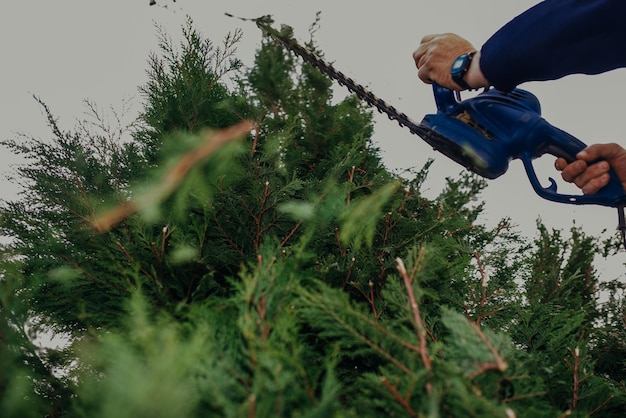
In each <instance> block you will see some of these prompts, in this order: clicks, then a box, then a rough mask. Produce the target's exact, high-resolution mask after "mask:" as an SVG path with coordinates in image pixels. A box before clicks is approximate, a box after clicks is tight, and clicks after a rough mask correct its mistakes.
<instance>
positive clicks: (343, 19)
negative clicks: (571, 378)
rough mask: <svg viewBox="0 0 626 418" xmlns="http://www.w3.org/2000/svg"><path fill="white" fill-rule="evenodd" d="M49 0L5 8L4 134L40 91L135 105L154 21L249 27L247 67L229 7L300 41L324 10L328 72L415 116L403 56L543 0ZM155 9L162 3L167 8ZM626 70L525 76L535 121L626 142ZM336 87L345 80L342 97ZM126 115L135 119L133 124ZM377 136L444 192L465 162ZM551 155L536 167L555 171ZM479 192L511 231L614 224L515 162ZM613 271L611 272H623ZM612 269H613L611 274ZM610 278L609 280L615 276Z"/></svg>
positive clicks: (221, 31) (396, 136) (4, 162)
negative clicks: (534, 180)
mask: <svg viewBox="0 0 626 418" xmlns="http://www.w3.org/2000/svg"><path fill="white" fill-rule="evenodd" d="M148 3H149V0H100V1H95V0H58V1H55V2H52V1H48V0H31V1H18V0H16V1H10V2H9V1H5V2H3V5H1V6H0V53H1V54H2V67H1V69H0V75H1V76H0V103H1V108H2V111H1V112H0V138H3V139H7V138H15V137H16V133H17V132H23V133H26V134H29V135H33V136H36V137H39V138H46V137H48V136H49V134H48V131H47V129H46V125H45V119H44V118H43V116H42V113H41V109H40V107H39V105H38V104H37V103H36V102H35V100H34V99H33V98H32V96H33V95H37V96H39V97H40V98H41V99H42V100H43V101H44V102H46V103H47V105H48V106H49V107H50V109H51V110H52V112H53V113H54V114H55V115H56V116H57V117H58V118H59V120H60V124H61V127H62V128H64V129H71V128H72V127H73V126H74V125H75V122H76V120H78V119H80V118H81V117H82V115H83V112H84V110H85V107H84V104H83V100H85V99H89V100H91V101H93V102H95V103H96V104H97V105H98V106H100V107H102V108H108V107H113V108H115V109H118V110H119V109H121V104H122V102H123V100H133V101H134V103H135V108H134V110H135V112H136V111H137V109H138V108H139V107H140V105H141V97H140V95H139V94H138V90H137V88H138V86H140V85H142V84H143V83H145V81H146V69H147V57H148V54H149V53H150V52H151V51H155V50H157V36H156V30H155V24H158V25H160V26H162V27H164V28H165V29H166V30H167V32H168V33H169V34H170V35H171V36H172V37H173V38H176V37H177V36H179V34H180V28H181V26H182V24H183V22H184V19H185V16H186V15H189V16H191V18H192V19H193V20H194V22H195V24H196V27H197V28H198V29H199V30H200V31H201V32H202V33H203V34H204V35H205V36H207V37H209V38H211V39H212V40H213V41H214V42H216V43H219V42H220V41H221V40H222V39H223V38H224V36H225V35H226V34H227V33H228V32H232V31H234V30H235V29H237V28H241V29H242V30H243V33H244V37H243V40H242V42H241V43H240V45H239V47H238V54H237V55H238V57H239V58H240V59H241V60H242V61H243V62H244V64H246V65H250V64H251V63H252V61H253V58H254V51H255V49H256V48H257V47H258V46H259V43H260V39H261V33H260V31H259V30H258V29H257V28H256V26H255V25H254V24H252V23H245V22H242V21H240V20H237V19H233V18H229V17H227V16H225V15H224V13H225V12H229V13H232V14H235V15H239V16H244V17H258V16H261V15H265V14H271V15H272V16H273V17H274V19H275V21H276V22H277V24H280V23H284V24H288V25H291V26H293V27H294V29H295V33H296V36H297V37H298V38H299V39H301V40H302V41H304V40H307V39H308V28H309V26H310V24H311V23H312V22H313V21H314V19H315V14H316V12H318V11H320V12H321V27H320V29H319V31H318V32H317V33H316V36H315V38H316V40H317V44H318V46H319V47H320V49H321V50H322V51H324V53H325V57H326V59H327V60H328V61H330V62H333V64H334V66H335V68H337V69H338V70H340V71H342V72H343V73H344V74H346V75H348V76H349V77H352V78H353V79H354V80H355V81H357V82H358V83H360V84H363V85H365V86H367V87H369V88H370V89H371V90H372V91H373V92H374V93H375V94H376V95H378V96H379V97H381V98H383V99H384V100H386V101H387V102H389V103H391V104H393V105H394V106H395V107H396V108H398V109H399V110H400V111H402V112H404V113H406V114H408V115H409V116H411V117H412V118H413V119H415V120H417V121H419V120H421V118H422V117H423V116H424V115H425V114H427V113H433V112H434V111H435V104H434V100H433V96H432V91H431V88H430V87H429V86H427V85H425V84H422V83H421V82H420V81H419V80H418V78H417V71H416V69H415V67H414V64H413V61H412V58H411V54H412V52H413V50H414V49H415V48H416V47H417V46H418V44H419V40H420V39H421V38H422V36H424V35H426V34H431V33H441V32H456V33H458V34H460V35H462V36H464V37H466V38H467V39H468V40H470V41H471V42H472V43H473V44H474V45H475V46H476V47H477V48H479V47H480V46H481V45H482V43H483V42H484V41H486V40H487V39H488V37H489V36H490V35H491V34H492V33H493V32H494V31H496V30H497V29H498V28H499V27H500V26H501V25H503V24H504V23H506V22H507V21H508V20H510V19H512V18H513V17H515V16H516V15H518V14H519V13H521V12H522V11H524V10H525V9H527V8H528V7H530V6H532V5H534V4H535V3H537V1H528V0H516V1H502V0H473V1H461V0H454V1H453V0H438V1H432V0H412V1H404V0H397V1H386V2H363V1H348V0H344V1H342V2H341V1H337V0H332V1H331V0H317V1H298V0H265V1H263V0H178V1H176V2H175V3H174V2H173V1H172V0H157V5H156V6H152V7H150V6H149V5H148ZM163 6H167V8H166V7H163ZM625 81H626V73H625V71H624V70H617V71H613V72H610V73H607V74H603V75H599V76H569V77H565V78H563V79H561V80H556V81H550V82H543V83H527V84H525V85H522V86H521V87H522V88H525V89H528V90H530V91H531V92H533V93H534V94H536V95H537V96H538V97H539V100H540V102H541V104H542V109H543V116H544V117H545V118H546V119H547V120H548V121H549V122H550V123H552V124H553V125H555V126H558V127H559V128H561V129H563V130H565V131H567V132H569V133H571V134H572V135H574V136H576V137H578V138H579V139H581V140H582V141H583V142H586V143H588V144H591V143H594V142H607V141H612V142H613V141H614V142H619V143H622V144H626V138H624V136H623V123H624V117H623V111H624V109H625V108H626V105H624V103H623V97H624V96H625V94H624V93H626V91H625V90H626V82H625ZM340 94H344V92H343V91H342V89H341V88H338V89H337V93H336V95H337V96H338V97H339V95H340ZM132 116H134V115H133V114H132V113H131V114H130V115H129V119H130V118H131V117H132ZM375 140H376V142H377V144H378V145H379V146H380V147H381V149H382V151H383V157H384V159H385V162H386V164H387V165H388V166H389V167H390V168H391V169H403V168H408V167H413V166H414V167H421V166H422V165H423V164H424V162H426V160H427V159H428V158H431V157H435V158H436V162H435V164H434V167H433V170H432V174H431V180H430V181H429V182H428V183H427V184H426V187H427V188H428V189H430V192H431V193H433V195H434V194H436V193H437V192H438V191H439V190H441V186H442V184H443V179H444V178H445V177H447V176H456V175H457V174H458V173H459V172H460V171H461V168H460V166H458V165H456V164H455V163H453V162H451V161H448V160H447V159H446V158H445V157H444V156H442V155H441V154H438V153H435V152H434V151H432V150H431V148H430V147H429V146H428V145H427V144H426V143H424V142H423V141H422V140H421V139H420V138H419V137H417V136H414V135H412V134H411V133H410V132H409V131H408V130H407V129H403V128H400V127H399V126H398V125H397V124H395V122H391V121H389V120H387V119H386V118H385V117H384V116H380V117H378V116H377V118H376V125H375ZM12 161H14V157H12V156H11V155H9V154H8V153H7V152H6V151H2V152H0V163H1V166H2V167H3V175H2V178H1V180H2V183H1V184H0V187H1V188H0V190H1V193H0V194H1V196H2V197H3V198H12V196H13V193H14V191H15V188H14V187H13V186H11V185H10V184H8V183H7V181H6V179H5V175H6V172H7V168H8V166H9V165H10V164H11V163H12ZM552 162H553V158H552V157H544V158H542V159H541V161H539V162H538V163H539V165H540V166H545V167H548V169H545V170H547V171H546V173H547V174H546V175H545V176H541V177H540V179H546V178H547V176H548V174H549V175H553V176H555V178H557V179H558V178H560V177H559V175H558V173H556V172H552V171H551V167H552ZM482 198H483V199H484V200H485V202H486V213H485V216H484V220H483V221H484V222H485V223H487V224H490V225H494V224H496V223H497V221H498V220H499V219H501V218H503V217H510V218H511V219H512V221H513V222H514V223H515V224H517V225H518V228H519V230H521V231H523V232H524V233H525V234H527V236H529V237H534V236H535V222H536V220H537V218H538V217H540V218H541V219H542V221H543V222H544V223H545V224H546V225H547V226H548V227H551V228H557V229H566V230H567V229H569V228H570V226H571V225H572V222H574V221H575V222H576V224H577V225H581V226H583V228H584V229H585V231H587V232H588V233H591V234H597V233H599V232H600V231H601V230H603V229H608V230H611V231H612V230H614V228H615V227H616V225H617V212H616V211H615V210H613V209H611V208H605V207H600V206H574V205H565V204H558V203H553V202H548V201H544V200H542V199H541V198H539V197H538V196H537V195H535V193H534V191H533V190H532V188H531V186H530V183H529V182H528V180H527V177H526V174H525V172H524V170H523V168H522V164H521V162H520V161H515V162H513V163H512V164H511V168H510V169H509V171H508V172H507V174H505V175H504V176H502V177H500V178H499V179H496V180H492V181H490V182H489V186H488V188H487V190H486V191H485V192H484V193H483V195H482ZM624 262H626V252H623V253H622V254H620V255H618V256H616V257H613V259H612V260H610V261H609V263H608V264H607V263H604V264H603V265H611V267H602V268H605V269H610V271H611V272H613V271H621V269H622V264H623V263H624ZM615 266H619V267H618V268H617V270H616V269H615ZM611 274H613V273H611ZM609 278H610V277H609Z"/></svg>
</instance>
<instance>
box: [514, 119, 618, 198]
mask: <svg viewBox="0 0 626 418" xmlns="http://www.w3.org/2000/svg"><path fill="white" fill-rule="evenodd" d="M530 136H531V138H529V140H530V142H532V143H533V146H532V147H530V149H529V150H526V151H524V152H523V153H522V155H521V160H522V162H523V163H524V168H525V169H526V174H527V175H528V179H529V180H530V183H531V185H532V186H533V189H534V190H535V192H536V193H537V194H538V195H539V196H541V197H543V198H544V199H548V200H552V201H555V202H561V203H570V204H574V205H602V206H610V207H618V206H619V205H620V204H624V203H625V202H626V191H625V190H624V187H623V186H622V182H621V181H620V179H619V177H618V176H617V174H616V173H615V171H613V169H611V170H609V175H610V180H609V183H608V184H607V185H606V186H605V187H603V188H602V189H601V190H600V191H599V192H597V193H595V194H589V195H583V194H580V195H571V194H561V193H558V192H557V184H556V181H555V180H554V179H553V178H551V177H550V178H549V180H550V186H548V187H542V186H541V184H540V183H539V179H538V178H537V174H536V172H535V169H534V167H533V164H532V160H533V159H535V158H537V157H539V156H541V155H543V154H550V155H552V156H554V157H562V158H564V159H565V160H566V161H567V162H573V161H575V160H576V154H578V152H580V151H582V150H583V149H584V148H586V147H587V145H586V144H585V143H584V142H582V141H580V140H579V139H578V138H576V137H574V136H572V135H570V134H568V133H567V132H565V131H562V130H560V129H558V128H556V127H554V126H552V125H550V124H549V123H548V122H546V121H545V120H543V121H542V123H539V124H538V126H537V128H536V129H533V133H532V134H531V135H530ZM598 161H599V160H598ZM596 162H597V161H593V162H591V163H590V164H594V163H596Z"/></svg>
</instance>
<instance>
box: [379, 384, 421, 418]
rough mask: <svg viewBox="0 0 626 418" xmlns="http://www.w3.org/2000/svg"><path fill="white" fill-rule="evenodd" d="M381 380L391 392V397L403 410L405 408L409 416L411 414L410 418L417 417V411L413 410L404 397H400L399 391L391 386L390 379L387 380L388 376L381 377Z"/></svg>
mask: <svg viewBox="0 0 626 418" xmlns="http://www.w3.org/2000/svg"><path fill="white" fill-rule="evenodd" d="M380 380H381V382H383V385H384V386H385V387H386V388H387V390H389V393H391V396H393V398H394V399H395V400H396V401H397V402H398V403H399V404H400V405H401V406H402V408H404V410H405V411H406V412H407V414H409V416H412V417H416V416H417V413H416V412H415V410H414V409H413V408H411V405H409V402H408V401H407V400H406V399H405V398H404V397H402V395H400V393H399V392H398V389H396V387H395V386H394V385H392V384H391V382H390V381H389V379H387V376H381V378H380Z"/></svg>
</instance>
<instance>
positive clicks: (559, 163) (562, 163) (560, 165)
mask: <svg viewBox="0 0 626 418" xmlns="http://www.w3.org/2000/svg"><path fill="white" fill-rule="evenodd" d="M565 167H567V160H565V158H561V157H559V158H557V159H556V160H555V161H554V168H556V169H557V170H558V171H563V169H564V168H565Z"/></svg>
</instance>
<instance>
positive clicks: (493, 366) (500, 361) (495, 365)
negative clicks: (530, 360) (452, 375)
mask: <svg viewBox="0 0 626 418" xmlns="http://www.w3.org/2000/svg"><path fill="white" fill-rule="evenodd" d="M469 324H470V326H471V327H472V328H473V329H474V331H475V332H476V334H478V336H479V337H480V339H481V340H482V341H483V342H484V343H485V345H486V346H487V348H488V349H489V351H491V354H492V355H493V358H494V361H487V362H484V363H482V364H480V367H479V369H478V371H476V372H474V373H472V374H470V375H469V376H468V377H469V378H470V379H473V378H475V377H477V376H480V375H481V374H483V373H485V372H488V371H489V370H497V371H499V372H504V371H505V370H506V369H507V368H508V367H509V365H508V364H507V362H506V360H505V359H504V358H502V356H501V355H500V353H498V350H497V349H496V348H495V347H494V345H493V344H492V343H491V341H489V338H487V336H486V335H485V333H484V332H482V330H481V329H480V326H479V325H477V324H475V323H474V322H469Z"/></svg>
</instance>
